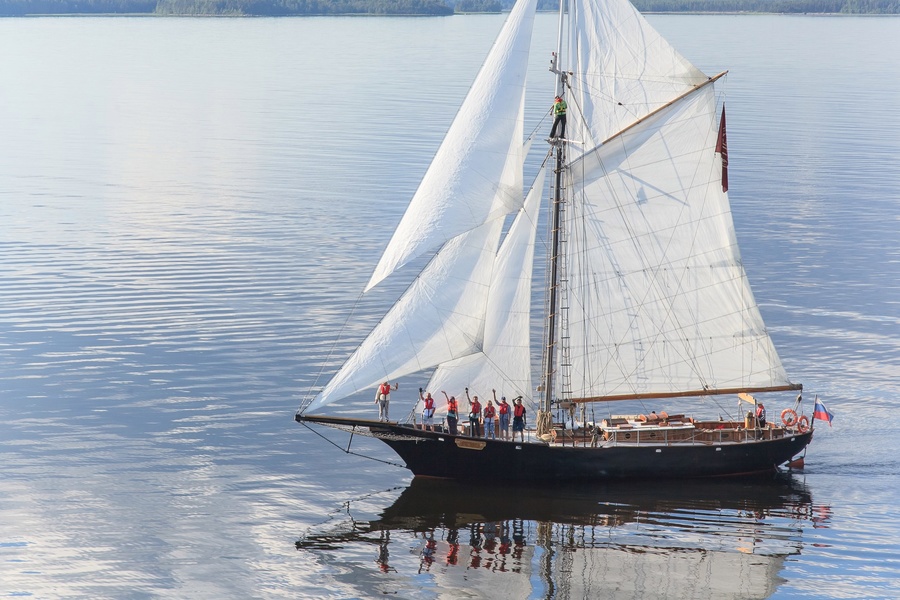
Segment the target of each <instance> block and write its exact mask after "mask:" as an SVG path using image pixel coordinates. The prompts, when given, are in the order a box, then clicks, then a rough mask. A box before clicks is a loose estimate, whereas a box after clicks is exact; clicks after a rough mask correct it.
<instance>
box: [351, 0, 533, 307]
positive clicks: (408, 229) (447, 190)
mask: <svg viewBox="0 0 900 600" xmlns="http://www.w3.org/2000/svg"><path fill="white" fill-rule="evenodd" d="M535 6H536V0H519V1H518V2H516V5H515V7H514V8H513V10H512V12H511V13H510V15H509V17H508V18H507V20H506V23H505V24H504V26H503V29H502V30H501V32H500V34H499V36H498V38H497V40H496V41H495V42H494V46H493V47H492V48H491V51H490V53H489V54H488V57H487V59H486V60H485V63H484V65H483V66H482V68H481V71H480V72H479V73H478V76H477V77H476V79H475V82H474V83H473V84H472V87H471V89H470V90H469V94H468V95H467V96H466V99H465V101H464V102H463V104H462V106H461V107H460V109H459V112H458V113H457V115H456V118H455V119H454V121H453V124H452V125H451V126H450V129H449V131H448V132H447V135H446V137H445V138H444V141H443V143H442V144H441V147H440V149H439V150H438V152H437V154H436V155H435V157H434V160H433V161H432V163H431V166H430V167H429V168H428V171H427V172H426V173H425V177H424V178H423V179H422V182H421V184H420V185H419V188H418V190H417V191H416V193H415V195H414V196H413V199H412V201H411V202H410V205H409V207H408V208H407V210H406V213H405V214H404V215H403V218H402V219H401V221H400V224H399V225H398V227H397V229H396V231H395V232H394V235H393V237H392V238H391V240H390V242H389V243H388V246H387V248H386V249H385V251H384V254H383V255H382V257H381V260H380V261H379V263H378V266H377V267H376V268H375V272H374V273H373V274H372V277H371V279H370V280H369V283H368V285H367V286H366V290H367V291H368V290H369V289H371V288H372V287H373V286H375V285H377V284H378V283H379V282H380V281H381V280H382V279H384V278H385V277H387V276H388V275H390V274H391V273H392V272H393V271H394V270H395V269H397V268H399V267H401V266H403V265H404V264H406V263H407V262H408V261H409V260H411V259H412V258H415V257H416V256H419V255H420V254H422V253H423V252H425V251H427V250H432V249H434V248H437V247H439V246H440V245H441V244H443V243H444V242H446V241H447V240H449V239H451V238H453V237H455V236H457V235H459V234H461V233H463V232H466V231H469V230H471V229H474V228H475V227H478V226H480V225H481V224H483V223H486V222H487V221H489V220H492V219H496V218H500V217H503V216H505V215H507V214H509V213H511V212H513V211H515V210H517V209H518V208H519V207H520V206H521V205H522V194H521V189H518V190H517V189H516V188H515V186H514V185H509V183H510V179H509V178H505V177H503V174H504V170H505V169H507V168H508V157H509V155H510V153H511V152H518V148H519V147H521V144H522V137H521V136H519V137H518V138H515V137H514V133H515V132H516V131H521V130H522V127H523V116H522V112H521V111H520V110H519V109H520V107H521V106H522V104H523V102H524V96H525V75H526V70H527V67H528V54H529V49H530V46H531V32H532V25H533V23H534V13H535Z"/></svg>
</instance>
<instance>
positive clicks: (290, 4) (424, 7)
mask: <svg viewBox="0 0 900 600" xmlns="http://www.w3.org/2000/svg"><path fill="white" fill-rule="evenodd" d="M0 1H2V0H0ZM156 13H157V14H164V15H248V16H267V17H277V16H288V15H357V14H363V15H449V14H452V13H453V9H451V8H450V7H448V6H447V5H446V4H444V3H443V2H441V1H440V0H159V3H158V4H157V6H156Z"/></svg>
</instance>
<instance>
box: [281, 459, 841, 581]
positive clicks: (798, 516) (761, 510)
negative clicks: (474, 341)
mask: <svg viewBox="0 0 900 600" xmlns="http://www.w3.org/2000/svg"><path fill="white" fill-rule="evenodd" d="M367 502H368V503H371V499H369V500H360V501H359V504H360V505H362V504H364V503H367ZM354 504H355V502H349V503H348V504H347V505H346V506H345V507H344V510H343V511H342V518H341V519H337V520H333V521H329V522H328V523H326V524H323V525H322V526H320V527H318V528H316V529H317V530H315V531H311V532H310V533H309V534H308V535H306V536H305V537H304V538H303V539H301V540H300V541H298V542H297V549H298V550H300V551H301V552H309V553H312V554H313V555H314V556H315V557H316V558H317V559H318V560H320V561H321V562H323V563H333V562H336V561H335V559H336V558H340V562H341V563H342V567H343V568H344V569H345V570H344V571H343V572H342V573H340V574H339V575H336V576H335V582H334V583H335V585H336V586H339V587H344V586H351V587H355V586H363V585H365V586H371V585H372V584H373V579H372V577H373V576H375V575H379V574H380V573H385V574H387V575H383V576H382V577H383V578H382V580H381V581H380V582H378V583H376V584H375V585H381V586H383V588H384V589H382V591H383V592H385V593H400V594H401V595H410V594H411V595H414V596H417V597H432V596H439V597H455V596H460V597H463V596H467V594H469V593H470V592H471V590H473V589H476V590H487V589H491V590H494V591H493V592H492V593H491V597H492V598H494V597H496V598H528V597H554V598H600V597H602V598H616V597H622V598H633V597H640V598H694V597H712V598H764V597H768V596H769V595H770V594H772V593H773V592H774V591H775V589H776V588H777V587H778V585H779V584H780V583H781V581H782V579H781V578H780V577H779V572H780V571H781V569H782V566H783V562H784V560H785V559H786V558H787V557H788V556H791V555H798V554H800V553H801V551H802V549H803V540H802V534H803V528H804V526H806V525H812V526H815V527H818V526H825V525H827V521H828V515H829V514H830V510H829V509H828V507H820V506H816V505H814V504H813V501H812V498H811V496H810V493H809V491H808V490H807V489H806V487H805V486H804V485H803V484H802V483H801V482H799V481H797V480H796V479H794V478H793V477H791V476H781V477H778V478H775V479H766V480H762V481H760V480H757V481H751V482H743V483H737V482H720V481H716V482H691V483H689V484H681V485H677V484H668V483H667V484H663V485H662V487H661V485H660V484H650V483H646V484H637V485H636V484H634V483H630V484H629V485H627V486H619V485H604V486H600V487H584V486H581V487H578V488H567V487H558V486H554V487H552V488H538V487H518V486H516V487H509V486H504V487H502V488H498V487H497V486H482V485H477V486H472V485H461V484H459V483H455V482H447V481H439V480H427V479H426V480H423V479H415V480H413V482H412V483H411V484H410V486H409V487H408V488H406V489H405V490H404V491H403V492H402V493H401V494H400V496H399V497H398V498H397V499H396V501H395V502H394V503H393V504H392V505H391V506H389V507H388V508H386V509H385V510H384V511H383V512H382V514H381V516H380V518H378V519H375V520H372V521H361V520H360V521H358V520H356V519H354V517H353V513H354V512H355V511H356V507H355V506H354ZM359 508H360V510H364V509H363V507H362V506H360V507H359ZM354 556H362V557H365V558H364V560H362V561H359V562H355V563H354V561H353V560H352V559H351V560H348V558H351V557H354ZM375 581H378V580H377V579H376V580H375ZM397 588H399V589H397ZM367 589H371V588H368V587H367Z"/></svg>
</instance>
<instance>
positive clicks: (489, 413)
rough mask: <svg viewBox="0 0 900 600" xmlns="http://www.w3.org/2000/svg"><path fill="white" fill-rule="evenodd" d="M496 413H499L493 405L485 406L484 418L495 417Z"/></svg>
mask: <svg viewBox="0 0 900 600" xmlns="http://www.w3.org/2000/svg"><path fill="white" fill-rule="evenodd" d="M495 414H497V411H496V410H494V407H493V405H491V406H486V407H485V409H484V418H485V419H493V418H494V415H495Z"/></svg>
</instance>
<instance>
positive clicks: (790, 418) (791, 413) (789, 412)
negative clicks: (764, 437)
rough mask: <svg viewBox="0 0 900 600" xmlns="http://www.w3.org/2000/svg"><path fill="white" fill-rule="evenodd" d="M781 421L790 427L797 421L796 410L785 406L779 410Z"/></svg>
mask: <svg viewBox="0 0 900 600" xmlns="http://www.w3.org/2000/svg"><path fill="white" fill-rule="evenodd" d="M781 422H782V423H784V425H785V427H792V426H793V425H794V424H795V423H796V422H797V411H796V410H794V409H793V408H786V409H784V410H783V411H781Z"/></svg>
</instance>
